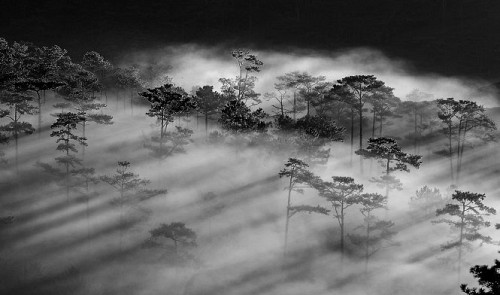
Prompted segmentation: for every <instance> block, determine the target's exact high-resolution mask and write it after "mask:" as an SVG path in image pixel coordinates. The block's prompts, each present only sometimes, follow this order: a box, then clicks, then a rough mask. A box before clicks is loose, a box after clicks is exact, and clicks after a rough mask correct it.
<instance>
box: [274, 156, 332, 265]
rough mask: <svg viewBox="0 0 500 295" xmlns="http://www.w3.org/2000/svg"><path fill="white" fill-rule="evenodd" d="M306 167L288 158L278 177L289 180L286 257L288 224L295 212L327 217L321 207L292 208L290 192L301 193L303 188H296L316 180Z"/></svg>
mask: <svg viewBox="0 0 500 295" xmlns="http://www.w3.org/2000/svg"><path fill="white" fill-rule="evenodd" d="M307 167H309V165H307V164H306V163H305V162H303V161H301V160H299V159H296V158H289V159H288V161H287V162H286V163H285V168H283V169H282V170H281V171H280V172H279V174H278V175H279V177H280V178H282V177H286V178H289V182H288V187H286V188H285V189H286V190H287V191H288V199H287V206H286V221H285V242H284V244H283V256H284V257H286V254H287V248H288V229H289V224H290V218H292V216H293V215H295V214H296V213H297V212H303V211H305V212H309V213H312V212H314V213H319V214H325V215H327V214H328V212H329V210H327V209H326V208H323V207H321V206H319V205H318V206H315V207H314V206H309V205H299V206H292V199H291V198H292V191H295V192H298V193H303V188H300V187H298V185H300V184H309V185H311V184H312V183H315V182H316V181H317V180H318V178H317V177H316V176H314V174H313V173H312V172H310V171H309V170H307Z"/></svg>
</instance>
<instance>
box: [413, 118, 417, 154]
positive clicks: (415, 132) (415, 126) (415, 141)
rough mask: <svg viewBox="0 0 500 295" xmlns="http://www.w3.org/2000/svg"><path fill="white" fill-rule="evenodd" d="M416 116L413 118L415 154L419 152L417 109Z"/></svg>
mask: <svg viewBox="0 0 500 295" xmlns="http://www.w3.org/2000/svg"><path fill="white" fill-rule="evenodd" d="M413 114H414V118H413V127H414V131H413V150H414V151H415V154H416V153H417V132H418V131H417V111H416V110H415V111H414V112H413Z"/></svg>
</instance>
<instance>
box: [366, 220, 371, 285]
mask: <svg viewBox="0 0 500 295" xmlns="http://www.w3.org/2000/svg"><path fill="white" fill-rule="evenodd" d="M369 242H370V211H368V214H367V215H366V237H365V275H366V274H368V259H370V253H369V251H370V245H369Z"/></svg>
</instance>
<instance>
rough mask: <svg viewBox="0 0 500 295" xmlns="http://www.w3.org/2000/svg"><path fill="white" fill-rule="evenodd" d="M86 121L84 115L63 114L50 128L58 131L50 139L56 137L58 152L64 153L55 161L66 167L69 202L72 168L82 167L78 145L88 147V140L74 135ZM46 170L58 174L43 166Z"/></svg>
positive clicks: (58, 116) (65, 176)
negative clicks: (78, 127) (78, 154)
mask: <svg viewBox="0 0 500 295" xmlns="http://www.w3.org/2000/svg"><path fill="white" fill-rule="evenodd" d="M84 120H85V114H83V113H78V114H75V113H71V112H67V113H61V114H58V115H57V120H56V122H55V123H53V124H52V125H51V126H50V128H51V129H56V130H54V131H52V133H51V134H50V137H56V138H57V140H56V142H57V143H58V146H57V150H58V151H61V152H63V153H64V155H63V156H61V157H57V158H56V159H55V160H56V162H57V163H58V164H60V165H62V166H63V167H64V171H63V172H62V174H63V175H64V178H65V187H66V198H67V199H68V200H69V191H70V188H71V186H72V184H71V182H70V177H71V171H70V168H73V169H74V168H75V167H76V166H81V159H79V158H77V157H76V156H75V154H76V153H78V150H77V148H76V144H79V145H83V146H86V145H87V143H86V141H87V139H86V138H85V137H81V136H78V135H75V134H74V130H76V128H77V126H78V124H80V123H81V122H82V121H84ZM43 167H45V169H46V170H48V171H52V172H55V173H56V174H58V172H57V170H54V168H51V167H50V166H47V165H45V166H43Z"/></svg>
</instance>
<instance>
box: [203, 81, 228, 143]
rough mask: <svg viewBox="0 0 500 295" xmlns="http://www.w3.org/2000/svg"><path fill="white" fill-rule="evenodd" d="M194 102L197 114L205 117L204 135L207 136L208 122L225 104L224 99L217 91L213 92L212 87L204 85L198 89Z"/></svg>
mask: <svg viewBox="0 0 500 295" xmlns="http://www.w3.org/2000/svg"><path fill="white" fill-rule="evenodd" d="M195 101H196V104H197V105H198V112H200V113H202V114H203V116H204V117H205V133H206V134H207V135H208V120H209V119H210V118H211V117H213V116H215V115H216V114H218V113H219V111H220V110H221V109H222V107H223V106H224V105H225V103H226V102H227V101H226V98H225V97H224V96H223V95H221V94H220V93H218V92H217V91H213V86H209V85H206V86H203V87H200V88H198V90H197V91H196V93H195Z"/></svg>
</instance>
